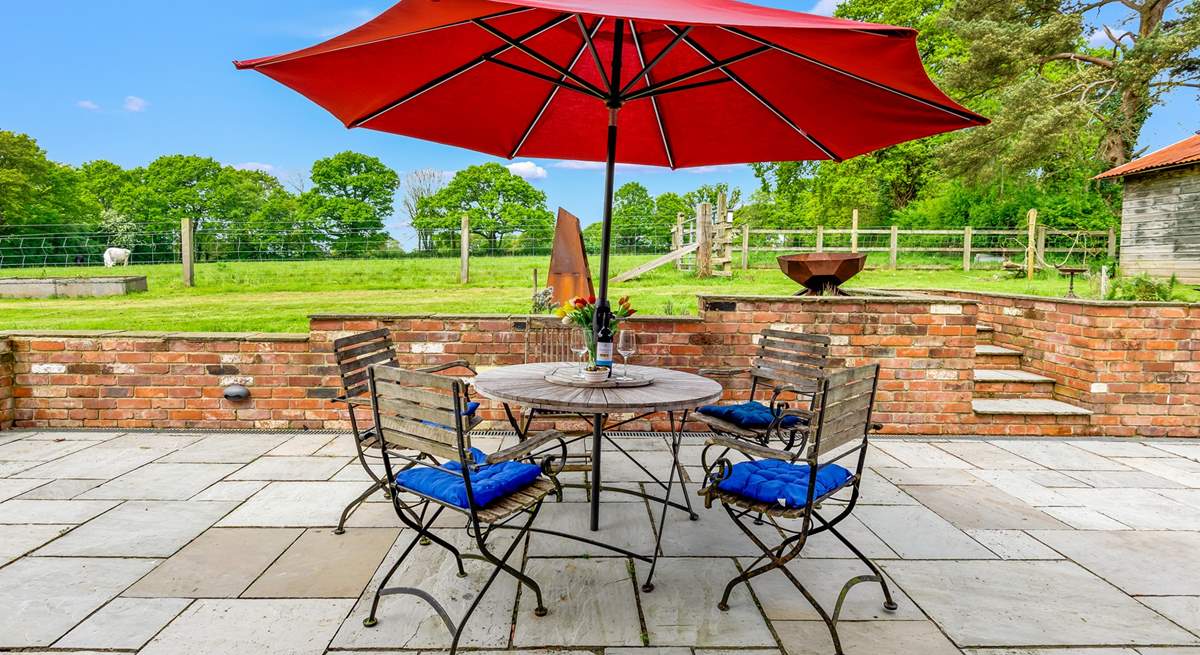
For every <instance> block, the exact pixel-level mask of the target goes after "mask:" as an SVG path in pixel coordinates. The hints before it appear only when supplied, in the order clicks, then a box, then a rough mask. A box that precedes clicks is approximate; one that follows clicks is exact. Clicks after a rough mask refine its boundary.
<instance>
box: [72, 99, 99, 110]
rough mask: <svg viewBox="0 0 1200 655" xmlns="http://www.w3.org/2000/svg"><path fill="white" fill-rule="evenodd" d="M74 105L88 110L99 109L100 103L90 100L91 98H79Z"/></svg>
mask: <svg viewBox="0 0 1200 655" xmlns="http://www.w3.org/2000/svg"><path fill="white" fill-rule="evenodd" d="M75 106H76V107H79V108H80V109H86V110H88V111H100V105H98V104H96V103H94V102H92V101H91V100H80V101H79V102H77V103H75Z"/></svg>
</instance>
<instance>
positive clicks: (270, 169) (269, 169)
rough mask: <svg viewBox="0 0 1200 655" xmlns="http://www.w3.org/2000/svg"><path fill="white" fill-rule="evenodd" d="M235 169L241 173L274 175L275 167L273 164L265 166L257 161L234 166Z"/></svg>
mask: <svg viewBox="0 0 1200 655" xmlns="http://www.w3.org/2000/svg"><path fill="white" fill-rule="evenodd" d="M233 167H234V168H236V169H237V170H239V171H262V172H264V173H274V172H275V167H274V166H272V165H271V164H263V163H261V162H257V161H247V162H242V163H241V164H234V165H233Z"/></svg>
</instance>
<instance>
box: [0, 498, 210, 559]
mask: <svg viewBox="0 0 1200 655" xmlns="http://www.w3.org/2000/svg"><path fill="white" fill-rule="evenodd" d="M29 502H37V501H29ZM41 502H56V501H41ZM58 502H69V503H78V502H89V501H79V500H69V501H58ZM90 502H107V501H90ZM0 507H2V506H0ZM233 507H234V504H233V503H189V502H175V501H169V502H168V501H164V502H159V501H128V502H126V503H123V504H122V505H120V506H119V507H116V508H115V509H113V510H111V511H109V512H107V513H105V514H104V515H103V516H100V517H98V518H96V519H94V520H92V521H89V522H88V523H86V524H85V525H82V526H80V527H78V528H76V529H74V530H72V531H71V532H70V534H67V535H65V536H63V537H61V538H59V539H57V540H55V541H54V542H53V543H51V544H49V545H47V546H46V547H44V548H42V549H40V550H38V552H37V554H38V555H54V556H63V555H69V556H89V557H170V556H171V555H173V554H174V553H175V551H177V550H179V549H180V548H182V547H184V546H185V545H187V543H188V542H189V541H191V540H192V539H195V538H196V537H197V536H198V535H199V534H200V533H201V532H204V531H205V530H207V529H208V528H209V527H210V526H211V525H212V524H213V523H215V522H216V520H217V519H219V518H221V517H222V516H224V515H225V514H226V513H227V512H228V511H229V510H231V509H233Z"/></svg>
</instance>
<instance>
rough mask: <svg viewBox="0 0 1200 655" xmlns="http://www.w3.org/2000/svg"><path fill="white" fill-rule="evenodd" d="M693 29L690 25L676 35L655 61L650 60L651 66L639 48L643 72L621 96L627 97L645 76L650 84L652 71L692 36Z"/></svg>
mask: <svg viewBox="0 0 1200 655" xmlns="http://www.w3.org/2000/svg"><path fill="white" fill-rule="evenodd" d="M692 27H693V26H692V25H688V26H687V27H685V28H683V31H682V32H681V33H680V34H676V35H675V38H674V39H672V40H671V42H670V43H668V44H667V46H666V47H665V48H663V49H662V51H661V52H659V53H658V54H657V55H654V59H652V60H650V63H649V64H646V63H645V60H644V59H642V58H641V57H642V56H641V46H638V57H639V59H640V60H641V61H642V70H641V71H639V72H638V74H637V75H634V76H633V77H632V78H631V79H630V80H629V83H628V84H626V85H625V86H624V87H622V88H621V92H620V95H625V94H626V93H628V92H629V90H630V89H632V88H633V85H634V84H636V83H637V81H638V80H640V79H642V77H643V76H645V77H646V80H647V82H648V81H649V79H650V78H649V75H650V69H651V68H654V67H655V66H657V65H658V63H659V62H660V61H662V60H663V58H664V57H666V56H667V53H669V52H671V50H673V49H674V48H675V46H677V45H679V43H680V42H681V41H683V39H684V37H686V36H687V35H688V34H691V33H692Z"/></svg>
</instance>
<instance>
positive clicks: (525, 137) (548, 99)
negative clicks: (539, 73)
mask: <svg viewBox="0 0 1200 655" xmlns="http://www.w3.org/2000/svg"><path fill="white" fill-rule="evenodd" d="M576 17H578V14H576ZM602 24H604V18H603V17H601V18H600V19H599V20H597V21H596V25H595V27H593V28H592V34H593V35H595V34H596V32H598V31H599V30H600V26H601V25H602ZM584 34H585V35H586V34H587V32H586V31H585V32H584ZM588 40H589V41H590V39H588ZM586 47H587V44H586V43H585V44H583V45H581V46H580V47H579V51H578V52H576V53H575V58H574V59H572V60H571V64H570V66H568V69H570V68H575V64H577V63H578V62H579V58H580V57H582V56H583V50H584V48H586ZM558 89H559V87H558V85H554V86H553V87H551V88H550V93H548V94H547V95H546V101H545V102H543V103H542V106H541V108H540V109H538V113H537V114H536V115H535V116H534V117H533V120H532V121H530V122H529V126H528V127H526V128H525V131H524V132H523V133H522V134H521V140H520V141H517V145H516V147H514V148H513V149H512V152H511V153H509V155H508V158H509V159H513V158H515V157H516V156H517V153H519V152H520V151H521V148H523V147H524V146H525V142H526V141H527V140H528V139H529V135H530V134H533V129H534V128H535V127H537V124H538V123H539V122H541V120H542V115H543V114H545V113H546V109H547V108H549V107H550V103H551V102H553V100H554V96H556V95H558Z"/></svg>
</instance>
